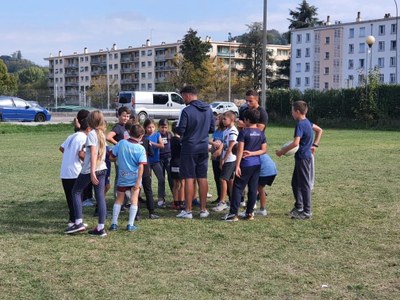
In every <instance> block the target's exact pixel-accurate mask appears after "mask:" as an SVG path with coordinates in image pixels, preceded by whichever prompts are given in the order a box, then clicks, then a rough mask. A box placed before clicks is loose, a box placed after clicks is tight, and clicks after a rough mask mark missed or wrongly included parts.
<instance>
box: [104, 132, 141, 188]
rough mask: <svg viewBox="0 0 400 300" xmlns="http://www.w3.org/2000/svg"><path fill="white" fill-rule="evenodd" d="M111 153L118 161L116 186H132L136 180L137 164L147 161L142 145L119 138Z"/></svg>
mask: <svg viewBox="0 0 400 300" xmlns="http://www.w3.org/2000/svg"><path fill="white" fill-rule="evenodd" d="M112 153H113V155H114V156H116V157H117V162H118V182H117V186H121V187H122V186H134V185H135V184H136V181H137V180H138V169H139V164H146V163H147V159H146V151H145V150H144V147H143V146H142V145H140V144H138V143H134V142H132V140H130V139H129V140H121V141H119V142H118V144H116V145H115V146H114V147H113V149H112Z"/></svg>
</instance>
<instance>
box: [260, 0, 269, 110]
mask: <svg viewBox="0 0 400 300" xmlns="http://www.w3.org/2000/svg"><path fill="white" fill-rule="evenodd" d="M267 2H268V1H267V0H264V11H263V12H264V13H263V49H262V56H263V57H262V69H261V70H262V73H261V80H262V82H261V107H263V108H264V109H265V108H266V104H267V103H266V88H267V69H266V68H267Z"/></svg>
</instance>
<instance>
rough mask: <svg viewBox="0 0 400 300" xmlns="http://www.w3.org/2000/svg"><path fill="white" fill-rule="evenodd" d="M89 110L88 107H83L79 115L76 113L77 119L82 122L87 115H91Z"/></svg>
mask: <svg viewBox="0 0 400 300" xmlns="http://www.w3.org/2000/svg"><path fill="white" fill-rule="evenodd" d="M89 113H90V112H89V111H88V110H87V109H81V110H80V111H78V113H77V115H76V119H77V120H78V122H79V124H80V123H81V121H82V120H83V119H86V118H87V116H88V115H89Z"/></svg>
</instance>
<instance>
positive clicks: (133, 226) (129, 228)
mask: <svg viewBox="0 0 400 300" xmlns="http://www.w3.org/2000/svg"><path fill="white" fill-rule="evenodd" d="M138 229H139V227H137V226H135V225H129V224H128V225H126V230H127V231H135V230H138Z"/></svg>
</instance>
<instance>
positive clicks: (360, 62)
mask: <svg viewBox="0 0 400 300" xmlns="http://www.w3.org/2000/svg"><path fill="white" fill-rule="evenodd" d="M358 67H359V68H364V58H360V59H359V60H358Z"/></svg>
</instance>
